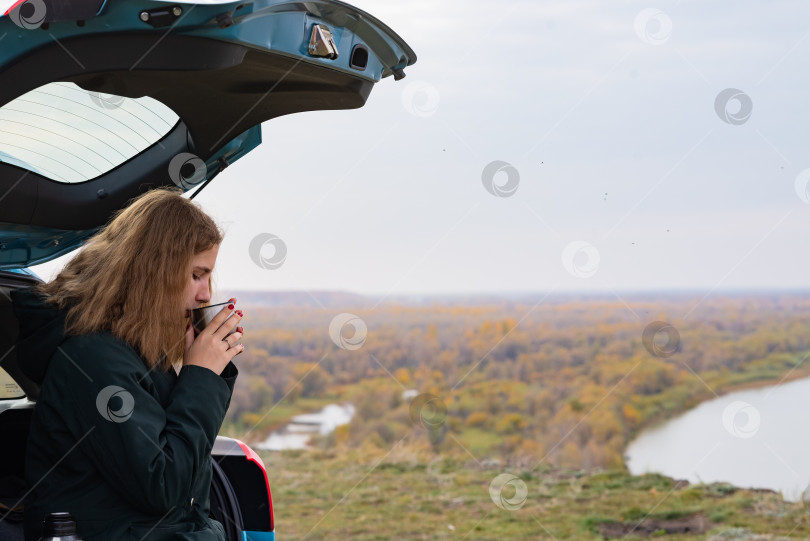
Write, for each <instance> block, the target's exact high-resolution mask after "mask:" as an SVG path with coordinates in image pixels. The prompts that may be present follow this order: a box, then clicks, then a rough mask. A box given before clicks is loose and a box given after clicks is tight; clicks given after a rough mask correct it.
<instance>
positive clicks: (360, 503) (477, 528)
mask: <svg viewBox="0 0 810 541" xmlns="http://www.w3.org/2000/svg"><path fill="white" fill-rule="evenodd" d="M262 458H263V460H264V461H265V465H266V466H267V470H268V473H269V477H270V484H271V489H272V491H273V499H274V505H275V518H276V531H277V534H278V535H279V536H280V537H281V538H283V539H302V538H306V539H359V540H373V539H380V540H382V539H450V538H458V539H461V538H466V539H499V540H500V539H543V538H545V539H554V538H556V539H576V540H580V539H582V540H588V539H602V536H601V534H600V533H599V525H600V524H606V523H610V522H617V523H625V524H631V525H635V524H636V523H638V522H639V521H641V520H643V519H645V518H648V517H650V518H656V519H660V520H672V519H678V518H689V517H691V516H694V515H696V514H702V515H703V516H706V517H707V518H708V519H709V520H711V521H712V526H711V529H710V530H709V531H708V532H707V533H706V534H704V535H691V534H677V535H676V534H671V535H669V534H664V532H662V531H659V532H654V534H653V536H663V537H665V538H666V539H709V538H711V537H712V536H713V535H719V534H721V533H722V532H726V534H725V535H727V536H729V535H731V536H732V537H719V539H724V538H733V539H745V538H746V535H745V532H749V533H750V532H754V533H760V534H772V535H773V536H774V539H776V538H782V537H781V536H786V537H787V538H794V539H801V538H806V537H807V536H810V517H809V516H808V514H807V513H806V512H805V510H804V508H803V506H802V505H801V504H795V503H790V502H784V501H782V498H781V496H780V495H778V494H774V493H771V492H764V491H749V490H742V489H736V488H734V487H731V486H729V485H724V484H712V485H685V484H683V483H679V484H676V483H675V482H674V481H673V480H672V479H669V478H667V477H664V476H661V475H644V476H633V475H630V474H628V473H625V472H619V471H605V472H585V471H577V470H562V469H558V468H550V467H543V468H538V469H536V470H515V469H510V468H508V467H497V466H492V467H488V466H487V465H483V466H481V465H479V464H477V463H476V462H475V461H474V460H472V459H471V460H470V461H469V462H459V461H458V460H453V459H444V458H441V457H438V458H437V457H435V456H433V455H431V454H430V453H429V451H426V450H424V449H415V448H412V447H409V444H408V442H407V441H406V442H404V443H402V444H400V445H396V446H394V448H393V449H392V450H390V451H389V452H388V454H385V452H380V451H372V450H362V449H361V450H348V449H347V450H342V451H340V452H338V451H317V450H312V451H295V452H284V453H268V452H264V453H262ZM504 472H508V473H511V474H514V475H516V476H517V477H518V478H519V479H521V480H522V481H523V482H524V483H525V486H526V489H527V491H528V494H527V496H526V499H525V502H523V505H521V506H518V508H516V509H515V510H511V511H510V510H505V509H501V508H499V507H498V506H497V505H496V504H495V503H493V500H492V499H491V497H490V492H489V488H490V483H491V482H492V480H493V479H494V478H495V477H496V476H497V475H499V474H502V473H504ZM502 495H503V496H504V497H505V498H506V499H507V500H509V499H511V498H514V497H515V496H516V494H515V491H514V488H510V487H508V486H507V487H504V489H503V491H502ZM734 528H736V529H737V530H732V529H734ZM740 532H743V533H742V534H741V533H740ZM465 536H466V537H465ZM639 538H641V536H638V535H636V534H633V535H630V536H628V538H627V539H639Z"/></svg>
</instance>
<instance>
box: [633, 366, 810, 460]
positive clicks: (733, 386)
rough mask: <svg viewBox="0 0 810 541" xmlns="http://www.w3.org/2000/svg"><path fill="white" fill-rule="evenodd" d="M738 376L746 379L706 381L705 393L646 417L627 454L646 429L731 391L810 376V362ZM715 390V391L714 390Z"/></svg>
mask: <svg viewBox="0 0 810 541" xmlns="http://www.w3.org/2000/svg"><path fill="white" fill-rule="evenodd" d="M735 377H736V378H740V379H744V381H730V382H720V383H717V384H716V385H715V386H712V385H711V384H709V383H706V382H705V381H704V389H705V390H706V392H705V393H703V394H701V395H699V396H698V397H695V398H694V399H693V400H691V401H689V402H687V403H684V404H683V405H682V406H681V407H677V408H671V409H667V410H666V411H661V412H660V413H659V414H657V415H654V416H651V417H647V418H644V419H643V420H642V422H641V423H640V424H639V426H638V427H637V428H636V429H635V430H634V431H633V432H632V434H631V437H630V438H629V440H628V441H627V442H626V443H625V454H624V456H626V451H627V448H628V447H629V446H630V444H631V443H632V442H633V441H635V440H636V439H637V438H638V437H639V436H640V435H641V434H642V433H643V432H645V431H646V430H650V429H654V428H657V427H658V426H660V425H661V424H663V423H666V422H668V421H671V420H672V419H675V418H677V417H680V416H681V415H684V414H685V413H687V412H689V411H691V410H693V409H694V408H696V407H698V406H699V405H700V404H702V403H704V402H707V401H709V400H714V399H716V398H720V397H723V396H726V395H728V394H731V393H735V392H738V391H747V390H754V389H763V388H766V387H771V386H774V387H775V386H778V385H783V384H785V383H790V382H792V381H797V380H800V379H805V378H810V363H808V366H805V367H802V368H798V369H795V370H791V371H790V372H788V373H787V374H782V375H778V374H774V376H773V377H766V378H759V377H758V376H757V375H756V374H747V373H742V374H737V375H735ZM752 377H753V378H757V379H747V378H752ZM706 385H708V386H709V387H711V391H709V389H707V388H706ZM712 391H713V392H712Z"/></svg>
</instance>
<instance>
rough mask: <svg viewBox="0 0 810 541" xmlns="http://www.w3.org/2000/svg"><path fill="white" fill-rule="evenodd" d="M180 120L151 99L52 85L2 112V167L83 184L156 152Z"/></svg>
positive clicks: (15, 100) (0, 157) (34, 92)
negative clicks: (149, 151)
mask: <svg viewBox="0 0 810 541" xmlns="http://www.w3.org/2000/svg"><path fill="white" fill-rule="evenodd" d="M177 120H178V117H177V115H176V114H175V113H174V111H172V110H171V109H169V108H168V107H166V106H165V105H163V104H162V103H160V102H159V101H157V100H154V99H152V98H149V97H142V98H124V97H121V96H116V95H112V94H102V93H99V92H89V91H87V90H82V89H81V88H79V87H78V86H77V85H75V84H74V83H50V84H47V85H45V86H41V87H39V88H37V89H35V90H32V91H30V92H28V93H26V94H23V95H22V96H20V97H18V98H16V99H14V100H13V101H11V102H9V103H7V104H6V105H4V106H3V107H0V149H2V150H0V161H2V162H6V163H9V164H12V165H16V166H18V167H22V168H24V169H27V170H29V171H33V172H35V173H38V174H40V175H42V176H44V177H47V178H50V179H52V180H55V181H58V182H66V183H75V182H83V181H85V180H90V179H92V178H96V177H98V176H100V175H102V174H104V173H107V172H108V171H110V170H112V169H114V168H115V167H117V166H119V165H121V164H122V163H124V162H125V161H127V160H129V159H130V158H132V157H133V156H136V155H137V154H139V153H141V152H143V151H144V150H146V149H147V148H149V147H151V146H152V145H154V144H155V143H156V142H157V141H159V140H160V139H161V138H163V136H165V135H166V134H167V133H168V132H169V131H171V129H172V128H173V127H174V125H175V124H176V123H177Z"/></svg>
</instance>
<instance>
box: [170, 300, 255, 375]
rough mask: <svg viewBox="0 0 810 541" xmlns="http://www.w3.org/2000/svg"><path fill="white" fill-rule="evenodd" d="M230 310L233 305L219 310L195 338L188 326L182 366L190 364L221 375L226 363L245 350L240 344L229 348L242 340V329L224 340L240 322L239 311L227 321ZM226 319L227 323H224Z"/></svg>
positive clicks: (192, 328)
mask: <svg viewBox="0 0 810 541" xmlns="http://www.w3.org/2000/svg"><path fill="white" fill-rule="evenodd" d="M232 309H233V304H231V305H229V306H226V307H224V308H223V309H222V310H220V311H219V313H218V314H217V315H215V316H214V319H212V320H211V323H209V324H208V325H207V326H206V327H205V328H204V329H203V330H202V331H201V332H200V334H198V335H197V337H196V338H195V337H194V327H192V326H191V325H189V326H188V328H187V329H186V353H185V355H184V356H183V366H186V365H190V364H193V365H197V366H204V367H205V368H208V369H210V370H213V371H214V372H215V373H216V374H221V373H222V371H223V370H224V369H225V367H226V366H227V365H228V362H230V360H231V359H233V358H234V357H236V356H237V355H239V354H240V353H242V350H243V349H245V348H244V346H243V345H242V344H238V345H236V346H233V347H231V345H232V344H234V343H235V342H238V341H239V340H240V339H241V338H242V327H237V330H236V332H234V333H233V334H232V335H230V336H228V338H225V335H226V334H228V333H229V332H231V330H232V329H233V328H234V327H236V326H237V324H238V323H239V322H240V321H241V320H242V311H241V310H237V311H236V312H234V314H233V317H231V318H230V319H228V314H229V313H230V311H231V310H232ZM226 319H228V321H225V320H226Z"/></svg>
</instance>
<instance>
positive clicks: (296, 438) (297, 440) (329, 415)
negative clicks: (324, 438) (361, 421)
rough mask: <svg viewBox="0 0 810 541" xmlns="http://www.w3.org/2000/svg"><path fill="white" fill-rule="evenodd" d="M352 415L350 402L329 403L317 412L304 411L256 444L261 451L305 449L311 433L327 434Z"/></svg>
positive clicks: (346, 421)
mask: <svg viewBox="0 0 810 541" xmlns="http://www.w3.org/2000/svg"><path fill="white" fill-rule="evenodd" d="M353 416H354V406H353V405H351V404H343V405H340V404H329V405H328V406H326V407H325V408H323V409H322V410H321V411H319V412H317V413H304V414H301V415H296V416H294V417H293V418H292V419H290V423H289V424H288V425H287V426H285V427H284V428H282V429H281V430H276V431H274V432H271V433H270V435H269V436H268V437H267V439H266V440H264V441H263V442H261V443H259V444H257V445H256V449H260V450H262V451H286V450H289V449H305V448H307V447H309V440H310V438H311V437H312V435H313V434H329V433H330V432H332V431H333V430H335V428H337V427H338V426H340V425H345V424H347V423H348V422H349V421H351V420H352V417H353Z"/></svg>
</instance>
